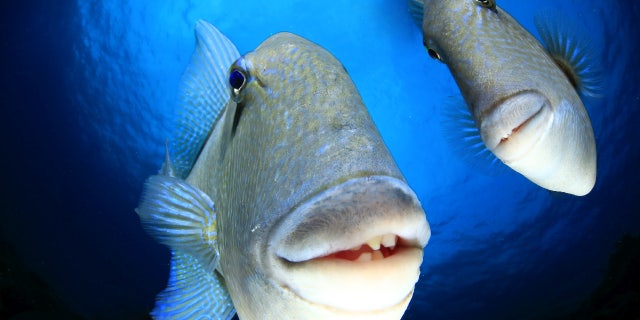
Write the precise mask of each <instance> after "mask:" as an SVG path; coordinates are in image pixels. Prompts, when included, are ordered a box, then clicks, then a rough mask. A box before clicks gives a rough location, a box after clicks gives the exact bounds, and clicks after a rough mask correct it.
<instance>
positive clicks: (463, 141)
mask: <svg viewBox="0 0 640 320" xmlns="http://www.w3.org/2000/svg"><path fill="white" fill-rule="evenodd" d="M441 120H442V121H441V128H442V134H443V135H444V138H445V141H446V142H447V145H449V147H450V148H451V149H452V150H453V152H454V154H455V155H457V156H458V157H460V158H461V159H462V160H463V161H464V162H465V163H467V164H468V165H469V166H471V167H472V168H473V169H475V170H479V171H480V172H484V173H485V174H487V175H490V176H495V175H498V174H502V173H504V172H505V171H506V169H507V166H506V165H504V164H503V163H502V161H500V159H498V158H496V156H494V155H493V153H491V151H489V149H487V147H486V146H485V144H484V142H483V141H482V138H481V137H480V132H479V131H478V128H477V126H476V122H475V121H474V120H473V116H472V115H471V112H469V109H468V108H467V105H466V103H465V101H464V99H462V97H448V98H447V100H446V102H445V105H444V108H443V110H442V113H441Z"/></svg>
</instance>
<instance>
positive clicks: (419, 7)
mask: <svg viewBox="0 0 640 320" xmlns="http://www.w3.org/2000/svg"><path fill="white" fill-rule="evenodd" d="M407 6H409V14H411V18H412V19H413V22H415V23H416V24H417V25H418V27H419V28H420V29H421V30H422V19H423V18H424V3H423V2H422V0H407Z"/></svg>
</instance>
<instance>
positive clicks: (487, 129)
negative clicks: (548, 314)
mask: <svg viewBox="0 0 640 320" xmlns="http://www.w3.org/2000/svg"><path fill="white" fill-rule="evenodd" d="M409 5H410V8H411V11H412V13H413V15H414V18H418V19H419V18H422V19H421V20H422V21H421V23H420V24H421V26H422V33H423V39H424V45H425V47H426V49H427V51H428V53H429V55H430V56H431V57H432V58H435V59H438V60H440V61H442V62H444V63H445V64H446V65H447V66H448V67H449V70H450V71H451V74H452V75H453V78H454V79H455V81H456V83H457V85H458V87H459V88H460V91H461V93H462V96H463V98H464V100H465V102H466V104H467V107H468V109H469V110H470V111H471V115H472V118H473V120H474V122H475V126H476V127H477V130H478V131H479V133H480V136H481V138H482V141H483V142H484V145H485V146H486V147H487V148H488V149H489V150H490V151H491V152H492V153H493V154H494V155H495V156H496V157H497V158H498V159H500V160H501V161H502V162H503V163H505V164H506V165H507V166H509V167H511V168H512V169H513V170H515V171H517V172H519V173H521V174H522V175H524V176H525V177H526V178H528V179H529V180H531V181H533V182H534V183H536V184H538V185H539V186H541V187H544V188H546V189H549V190H552V191H559V192H565V193H569V194H574V195H585V194H587V193H589V192H590V191H591V189H592V188H593V186H594V184H595V181H596V144H595V139H594V133H593V128H592V127H591V121H590V119H589V116H588V114H587V111H586V110H585V107H584V105H583V102H582V100H581V98H580V96H579V94H582V95H583V96H588V95H594V94H595V93H596V91H597V89H598V88H597V77H596V76H595V75H596V74H597V72H596V71H595V69H596V68H595V67H594V64H593V58H592V54H591V52H590V51H589V49H590V48H589V45H588V41H584V39H580V38H571V37H569V35H568V34H567V30H566V29H562V28H559V26H560V23H557V22H556V23H551V24H545V23H542V21H541V20H537V21H536V26H537V28H538V30H539V32H540V34H541V37H542V38H543V40H545V41H544V42H545V43H546V47H545V46H543V45H542V44H541V43H540V42H539V41H538V40H537V39H536V38H534V36H533V35H532V34H530V33H529V32H528V31H527V30H525V29H524V28H523V27H522V26H521V25H520V24H519V23H518V22H517V21H516V20H515V19H514V18H512V17H511V16H510V15H509V14H508V13H507V12H506V11H504V10H503V9H502V8H500V7H498V6H497V5H496V3H495V1H494V0H447V1H442V0H425V1H424V2H422V1H417V0H410V1H409ZM461 130H462V128H461Z"/></svg>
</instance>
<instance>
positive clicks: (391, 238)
mask: <svg viewBox="0 0 640 320" xmlns="http://www.w3.org/2000/svg"><path fill="white" fill-rule="evenodd" d="M367 244H368V245H369V247H371V249H373V250H380V244H382V245H383V246H385V247H387V248H390V249H393V248H395V247H396V235H395V234H391V233H389V234H385V235H382V236H377V237H373V238H371V239H369V240H368V241H367Z"/></svg>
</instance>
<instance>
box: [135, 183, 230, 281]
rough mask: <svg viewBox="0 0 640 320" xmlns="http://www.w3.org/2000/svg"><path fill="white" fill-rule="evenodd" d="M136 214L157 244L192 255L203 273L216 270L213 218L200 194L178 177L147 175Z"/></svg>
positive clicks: (210, 204)
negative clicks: (200, 265) (203, 269)
mask: <svg viewBox="0 0 640 320" xmlns="http://www.w3.org/2000/svg"><path fill="white" fill-rule="evenodd" d="M136 213H138V216H140V221H141V222H142V226H143V227H144V228H145V230H146V231H147V232H148V233H149V234H150V235H151V236H152V237H154V238H155V239H156V240H157V241H158V242H160V243H162V244H164V245H166V246H168V247H169V248H171V249H173V250H180V251H182V252H186V253H189V254H191V255H193V256H194V257H196V258H197V259H198V260H199V261H200V263H201V264H202V265H203V266H205V267H206V268H207V270H213V269H215V268H216V267H217V265H218V260H219V254H218V244H217V239H216V236H217V231H216V226H217V224H216V215H215V213H214V211H213V202H212V201H211V199H209V197H208V196H207V195H206V194H205V193H204V192H202V191H200V190H199V189H198V188H196V187H194V186H192V185H190V184H189V183H187V182H186V181H184V180H181V179H179V178H175V177H171V176H166V175H156V176H151V177H150V178H149V179H148V180H147V182H146V183H145V188H144V192H143V194H142V199H141V201H140V205H139V206H138V208H136Z"/></svg>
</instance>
